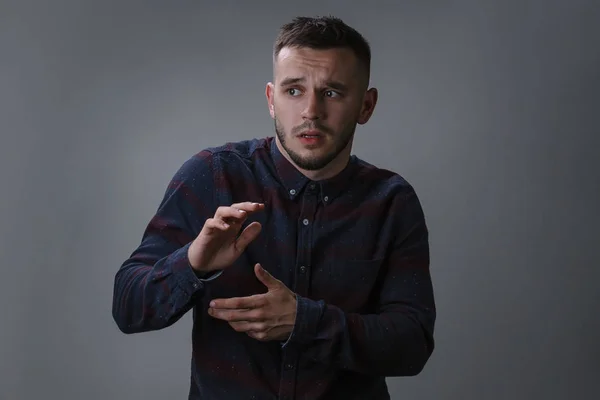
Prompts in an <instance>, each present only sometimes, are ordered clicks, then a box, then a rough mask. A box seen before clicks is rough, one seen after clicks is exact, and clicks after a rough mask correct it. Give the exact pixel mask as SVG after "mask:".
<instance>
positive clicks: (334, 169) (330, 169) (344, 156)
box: [275, 136, 352, 181]
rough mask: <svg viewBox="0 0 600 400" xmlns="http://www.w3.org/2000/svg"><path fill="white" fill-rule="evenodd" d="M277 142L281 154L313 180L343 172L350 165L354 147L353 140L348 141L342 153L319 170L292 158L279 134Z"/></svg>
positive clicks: (327, 177) (331, 176) (328, 177)
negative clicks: (305, 167) (282, 143)
mask: <svg viewBox="0 0 600 400" xmlns="http://www.w3.org/2000/svg"><path fill="white" fill-rule="evenodd" d="M275 143H276V145H277V148H278V149H279V152H281V154H283V156H284V157H285V158H286V159H287V160H288V161H289V162H290V164H292V165H293V166H294V167H295V168H296V169H297V170H298V171H300V173H301V174H302V175H304V176H306V177H307V178H308V179H310V180H313V181H320V180H324V179H330V178H333V177H334V176H336V175H337V174H339V173H340V172H342V171H343V170H344V168H346V165H348V161H349V160H350V149H351V147H352V141H350V142H349V143H348V146H346V148H345V149H344V150H342V151H341V152H340V154H338V155H337V157H336V158H335V159H333V160H332V161H331V162H330V163H329V164H327V165H326V166H325V167H323V168H321V169H318V170H306V169H303V168H300V167H299V166H298V165H297V164H296V163H295V162H294V161H293V160H292V159H291V157H290V156H289V154H288V153H287V151H285V149H284V148H283V146H282V145H281V143H280V142H279V138H278V137H277V136H275Z"/></svg>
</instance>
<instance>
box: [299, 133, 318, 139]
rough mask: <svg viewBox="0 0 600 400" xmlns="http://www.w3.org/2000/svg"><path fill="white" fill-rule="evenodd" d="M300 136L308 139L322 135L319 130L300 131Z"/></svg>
mask: <svg viewBox="0 0 600 400" xmlns="http://www.w3.org/2000/svg"><path fill="white" fill-rule="evenodd" d="M298 136H300V137H301V138H308V139H319V138H322V137H323V134H322V133H321V132H319V131H306V132H303V133H301V134H300V135H298Z"/></svg>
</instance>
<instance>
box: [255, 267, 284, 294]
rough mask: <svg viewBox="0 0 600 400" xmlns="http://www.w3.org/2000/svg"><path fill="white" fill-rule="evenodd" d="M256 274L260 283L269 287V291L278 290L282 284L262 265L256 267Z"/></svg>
mask: <svg viewBox="0 0 600 400" xmlns="http://www.w3.org/2000/svg"><path fill="white" fill-rule="evenodd" d="M254 274H255V275H256V277H257V278H258V280H259V281H261V282H262V283H263V285H265V286H266V287H267V289H269V290H271V289H276V288H278V287H279V285H280V284H281V282H280V281H279V280H277V279H275V277H273V275H271V274H270V273H269V272H268V271H267V270H266V269H264V268H263V267H262V266H261V265H260V264H258V263H257V264H256V265H254Z"/></svg>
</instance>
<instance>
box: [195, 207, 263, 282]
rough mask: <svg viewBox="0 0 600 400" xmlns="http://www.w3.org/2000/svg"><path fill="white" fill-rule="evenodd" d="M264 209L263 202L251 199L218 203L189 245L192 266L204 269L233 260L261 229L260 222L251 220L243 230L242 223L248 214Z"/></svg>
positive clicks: (228, 263)
mask: <svg viewBox="0 0 600 400" xmlns="http://www.w3.org/2000/svg"><path fill="white" fill-rule="evenodd" d="M263 209H264V204H262V203H250V202H246V203H236V204H232V205H231V206H229V207H219V208H218V209H217V211H216V212H215V215H214V217H213V218H209V219H207V220H206V222H205V223H204V226H203V227H202V231H201V232H200V233H199V234H198V236H197V237H196V239H194V241H193V242H192V244H191V245H190V247H189V249H188V258H189V260H190V264H191V266H192V268H193V269H195V270H196V271H198V272H202V273H205V272H210V271H214V270H219V269H224V268H227V267H228V266H230V265H231V264H233V263H234V262H235V260H237V259H238V257H239V256H240V255H241V254H242V252H243V251H244V250H245V249H246V247H247V246H248V245H249V244H250V243H251V242H252V241H253V240H254V239H256V237H257V236H258V235H259V233H260V231H261V229H262V227H261V225H260V223H258V222H252V223H251V224H249V225H248V226H247V227H246V228H245V229H244V231H243V232H242V233H241V234H240V233H239V232H240V229H241V227H242V224H243V223H244V221H246V218H248V216H249V215H251V214H252V213H255V212H257V211H260V210H263ZM238 234H239V236H238Z"/></svg>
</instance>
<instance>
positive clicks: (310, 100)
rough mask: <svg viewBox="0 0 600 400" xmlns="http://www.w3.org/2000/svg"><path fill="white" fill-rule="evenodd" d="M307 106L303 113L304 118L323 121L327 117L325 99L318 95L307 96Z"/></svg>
mask: <svg viewBox="0 0 600 400" xmlns="http://www.w3.org/2000/svg"><path fill="white" fill-rule="evenodd" d="M305 99H306V104H305V107H304V110H303V111H302V118H304V119H308V120H315V119H323V118H324V117H325V107H324V104H323V99H322V98H321V96H319V95H318V94H317V93H312V94H310V95H306V96H305Z"/></svg>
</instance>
